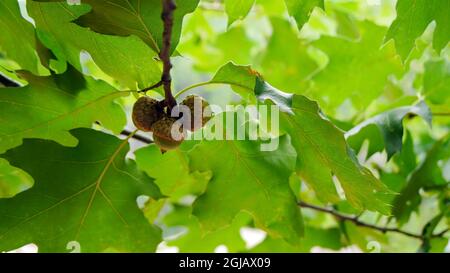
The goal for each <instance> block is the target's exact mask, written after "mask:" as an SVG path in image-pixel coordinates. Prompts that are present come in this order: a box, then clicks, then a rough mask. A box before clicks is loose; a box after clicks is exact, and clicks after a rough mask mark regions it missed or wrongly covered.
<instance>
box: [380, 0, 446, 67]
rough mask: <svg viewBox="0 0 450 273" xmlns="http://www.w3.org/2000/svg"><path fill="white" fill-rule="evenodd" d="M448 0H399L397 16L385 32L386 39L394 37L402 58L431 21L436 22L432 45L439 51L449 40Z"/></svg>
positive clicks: (407, 53)
mask: <svg viewBox="0 0 450 273" xmlns="http://www.w3.org/2000/svg"><path fill="white" fill-rule="evenodd" d="M449 14H450V1H449V0H399V1H398V2H397V18H396V19H395V21H394V22H393V23H392V25H391V27H390V28H389V31H388V33H387V34H386V39H385V40H386V41H388V40H390V39H394V41H395V47H396V48H397V51H398V53H399V54H400V56H401V57H402V59H406V58H407V57H408V56H409V54H410V52H411V50H412V49H413V48H414V46H415V41H416V39H417V38H418V37H419V36H421V35H422V34H423V32H424V31H425V29H426V28H427V27H428V25H429V24H430V23H431V22H433V21H434V22H436V29H435V30H434V37H433V47H434V48H435V49H436V50H437V51H438V52H440V51H441V50H442V49H443V48H444V47H445V46H446V45H447V44H448V41H449V40H450V29H449V27H448V26H449V25H450V16H449Z"/></svg>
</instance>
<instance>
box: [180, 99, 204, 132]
mask: <svg viewBox="0 0 450 273" xmlns="http://www.w3.org/2000/svg"><path fill="white" fill-rule="evenodd" d="M180 105H185V106H187V107H188V108H189V110H190V113H191V122H190V125H189V124H188V125H186V124H185V126H186V127H187V128H186V129H187V130H189V131H192V132H194V131H196V130H198V129H200V128H202V127H203V126H205V124H206V123H207V122H208V121H209V120H210V119H211V117H210V116H205V109H206V107H208V106H209V103H208V102H207V101H206V100H204V99H203V98H202V97H199V96H196V95H190V96H187V97H186V98H185V99H184V100H183V102H181V104H180Z"/></svg>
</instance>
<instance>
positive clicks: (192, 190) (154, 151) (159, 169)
mask: <svg viewBox="0 0 450 273" xmlns="http://www.w3.org/2000/svg"><path fill="white" fill-rule="evenodd" d="M135 156H136V163H137V165H138V167H139V168H140V169H141V170H143V171H145V172H146V173H147V174H148V175H149V176H150V177H152V178H154V179H155V184H156V185H158V187H159V188H160V189H161V193H162V194H164V195H165V196H168V197H170V198H171V199H172V200H173V201H177V200H179V199H181V198H182V197H184V196H186V195H189V194H194V195H200V194H201V193H203V192H204V191H205V188H206V184H207V183H208V181H209V179H210V178H211V172H209V171H208V172H192V173H191V172H190V170H189V158H188V157H187V155H186V153H185V152H183V151H181V150H180V149H176V150H174V151H168V152H166V153H164V154H162V153H161V150H160V149H159V148H158V147H157V146H156V145H149V146H147V147H145V148H142V149H139V150H137V151H136V152H135Z"/></svg>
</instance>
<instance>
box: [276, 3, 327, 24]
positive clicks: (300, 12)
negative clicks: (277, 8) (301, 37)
mask: <svg viewBox="0 0 450 273" xmlns="http://www.w3.org/2000/svg"><path fill="white" fill-rule="evenodd" d="M284 2H285V3H286V7H287V9H288V12H289V15H291V16H292V17H294V19H295V21H297V26H298V28H299V29H301V28H302V26H303V25H304V24H305V23H306V22H307V21H308V19H309V16H310V15H311V13H312V11H313V10H314V8H315V7H319V8H321V9H325V1H324V0H284Z"/></svg>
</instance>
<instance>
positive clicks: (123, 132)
mask: <svg viewBox="0 0 450 273" xmlns="http://www.w3.org/2000/svg"><path fill="white" fill-rule="evenodd" d="M132 133H133V132H131V131H128V130H123V131H122V132H121V133H120V134H121V135H124V136H130V135H131V134H132ZM131 138H132V139H135V140H137V141H140V142H142V143H145V144H151V143H153V141H152V140H151V139H149V138H146V137H144V136H141V135H138V134H134V135H133V136H132V137H131Z"/></svg>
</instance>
